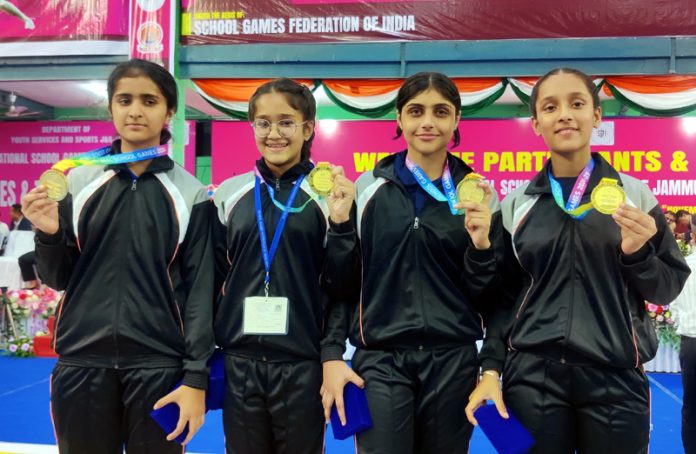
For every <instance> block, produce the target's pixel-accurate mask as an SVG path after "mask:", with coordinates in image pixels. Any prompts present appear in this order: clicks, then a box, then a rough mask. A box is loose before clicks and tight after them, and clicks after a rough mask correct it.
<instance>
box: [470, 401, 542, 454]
mask: <svg viewBox="0 0 696 454" xmlns="http://www.w3.org/2000/svg"><path fill="white" fill-rule="evenodd" d="M508 415H510V418H509V419H504V418H503V417H502V416H500V414H499V413H498V409H496V408H495V405H484V406H482V407H479V409H478V410H476V411H475V412H474V417H475V418H476V420H477V421H478V423H479V427H480V428H481V430H483V433H484V434H486V437H488V440H490V442H491V444H492V445H493V447H494V448H495V449H496V450H497V451H498V453H500V454H524V453H526V452H528V451H529V449H530V448H531V447H532V446H534V438H532V436H531V434H530V433H529V432H528V431H527V429H525V427H524V426H523V425H522V423H520V421H519V420H518V419H517V418H515V416H514V415H513V414H512V413H510V412H509V410H508Z"/></svg>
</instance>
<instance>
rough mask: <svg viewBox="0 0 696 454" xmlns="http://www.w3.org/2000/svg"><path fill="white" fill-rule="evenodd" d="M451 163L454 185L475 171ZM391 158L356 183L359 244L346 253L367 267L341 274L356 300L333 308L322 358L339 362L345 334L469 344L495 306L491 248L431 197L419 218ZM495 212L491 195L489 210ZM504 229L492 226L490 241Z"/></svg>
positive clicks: (359, 339) (387, 345) (356, 339)
mask: <svg viewBox="0 0 696 454" xmlns="http://www.w3.org/2000/svg"><path fill="white" fill-rule="evenodd" d="M403 153H405V152H403ZM447 159H448V164H449V167H450V171H451V173H452V179H453V181H454V184H455V185H456V184H458V183H459V182H460V181H461V180H462V179H463V178H464V176H465V175H466V174H468V173H470V172H472V169H471V168H469V167H468V166H467V165H466V164H465V163H464V162H463V161H461V160H460V159H458V158H456V157H454V156H452V155H449V154H448V158H447ZM394 160H395V155H393V156H389V157H386V158H384V159H382V160H381V161H380V162H379V163H378V164H377V166H376V167H375V169H374V171H373V172H370V173H365V174H363V175H362V176H361V177H360V178H359V179H358V181H357V183H356V188H357V225H358V236H359V247H358V248H355V249H354V250H353V251H351V248H345V249H344V250H345V251H348V252H352V253H353V254H357V255H358V256H359V258H358V260H357V263H362V266H361V267H357V269H356V270H355V272H353V273H352V274H350V275H349V274H346V275H345V276H344V279H345V280H346V281H347V287H348V288H349V289H352V290H353V296H352V298H349V299H348V300H347V301H345V302H343V303H342V304H336V305H334V306H333V311H332V313H331V315H330V316H329V325H328V329H327V335H326V337H325V339H324V342H323V351H322V359H323V360H329V359H340V357H341V355H342V353H343V340H344V339H345V338H346V335H347V334H348V336H349V338H350V341H351V343H352V344H353V345H355V346H357V347H359V348H368V349H381V350H392V349H413V348H418V347H421V346H422V347H424V348H449V347H457V346H461V345H471V344H473V343H474V342H475V341H476V340H478V339H481V338H482V336H483V328H484V325H485V323H486V321H487V318H488V316H489V314H490V313H491V312H492V311H493V309H494V308H495V304H496V301H495V300H493V299H492V298H489V297H488V293H489V291H490V289H491V287H492V286H493V285H494V284H495V282H496V260H495V257H494V252H493V248H491V249H489V250H476V249H475V248H474V247H473V245H472V243H471V238H470V237H469V234H468V233H467V231H466V229H465V228H464V217H463V216H453V215H452V214H451V213H450V209H449V206H448V204H447V203H443V202H438V201H436V200H435V199H433V198H432V197H428V198H427V200H426V202H425V205H424V206H423V208H422V210H421V212H420V213H419V214H418V215H416V213H415V207H414V203H413V200H412V198H411V196H410V195H409V193H408V190H407V189H406V187H405V186H404V184H403V183H402V182H401V180H400V179H399V177H398V176H397V174H396V170H395V168H394ZM498 209H499V205H498V201H497V199H495V198H494V199H493V200H492V201H491V211H492V212H494V213H495V212H497V211H498ZM496 218H497V219H498V220H500V218H499V217H496ZM500 229H501V225H500V224H499V223H498V224H495V223H493V224H492V225H491V233H490V238H491V239H493V238H495V237H496V236H498V235H500ZM360 259H362V260H360ZM342 260H344V261H346V262H348V263H353V262H355V259H354V258H352V257H345V258H343V259H342ZM357 291H361V292H360V294H357V296H356V293H357ZM484 348H485V347H484Z"/></svg>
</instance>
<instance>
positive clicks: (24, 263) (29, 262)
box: [17, 251, 39, 290]
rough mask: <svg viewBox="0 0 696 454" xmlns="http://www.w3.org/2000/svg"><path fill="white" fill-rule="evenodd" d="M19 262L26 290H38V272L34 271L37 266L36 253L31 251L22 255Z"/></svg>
mask: <svg viewBox="0 0 696 454" xmlns="http://www.w3.org/2000/svg"><path fill="white" fill-rule="evenodd" d="M17 261H18V262H19V269H20V270H21V271H22V280H23V281H24V288H26V289H29V290H33V289H35V288H38V286H39V281H38V279H37V278H36V270H35V269H34V265H35V264H36V252H34V251H30V252H27V253H26V254H24V255H20V256H19V258H18V259H17Z"/></svg>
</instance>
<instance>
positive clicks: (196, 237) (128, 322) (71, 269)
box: [36, 141, 214, 389]
mask: <svg viewBox="0 0 696 454" xmlns="http://www.w3.org/2000/svg"><path fill="white" fill-rule="evenodd" d="M118 152H120V142H119V141H116V142H114V144H113V145H112V151H111V153H118ZM68 179H69V191H70V193H69V194H68V197H67V198H66V199H64V200H63V201H61V202H60V204H59V214H60V229H59V231H58V232H57V233H56V234H55V235H46V234H44V233H42V232H38V233H37V236H36V256H37V262H36V263H37V267H38V271H39V275H40V276H41V278H42V279H43V281H44V282H45V283H46V284H48V285H49V286H51V287H53V288H56V289H60V290H62V289H64V290H65V295H64V297H63V299H62V301H61V303H60V306H59V308H58V310H57V317H56V327H55V346H56V351H57V352H58V354H59V355H60V363H61V364H64V365H71V366H79V367H101V368H117V369H118V368H122V369H126V368H156V367H175V366H183V370H184V379H183V382H184V384H186V385H188V386H192V387H195V388H200V389H205V388H207V382H208V369H207V366H206V361H207V359H208V358H209V356H210V355H211V353H212V350H213V347H214V343H213V333H212V312H213V292H214V290H213V268H214V265H213V264H214V261H213V249H212V243H211V241H210V234H211V232H210V218H211V212H212V204H211V203H210V201H209V200H208V197H207V195H206V190H205V187H204V186H203V185H202V184H201V183H200V182H199V181H198V180H196V179H195V177H193V176H191V175H190V174H189V173H188V172H186V171H185V170H184V169H183V168H181V167H180V166H179V165H177V164H175V163H174V162H173V161H172V160H171V159H170V158H169V157H166V156H165V157H159V158H155V159H154V160H153V161H152V162H151V163H150V165H149V166H148V168H147V170H146V171H145V172H144V173H143V174H142V175H141V176H140V177H137V178H136V177H135V176H134V175H133V174H132V173H131V172H130V171H129V169H128V167H127V166H126V165H125V164H121V165H113V166H107V167H104V166H84V167H78V168H76V169H74V170H73V171H71V172H70V174H69V176H68Z"/></svg>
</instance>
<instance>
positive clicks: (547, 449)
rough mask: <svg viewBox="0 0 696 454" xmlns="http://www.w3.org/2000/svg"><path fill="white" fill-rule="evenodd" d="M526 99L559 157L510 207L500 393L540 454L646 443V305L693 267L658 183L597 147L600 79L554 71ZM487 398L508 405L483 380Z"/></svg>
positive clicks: (492, 357) (498, 348)
mask: <svg viewBox="0 0 696 454" xmlns="http://www.w3.org/2000/svg"><path fill="white" fill-rule="evenodd" d="M530 106H531V110H532V124H533V126H534V129H535V132H536V133H537V134H538V135H541V136H543V137H544V140H545V141H546V144H547V145H548V147H549V148H550V150H551V159H550V160H549V162H547V164H546V166H545V167H544V169H543V170H542V171H541V172H539V173H538V174H537V175H536V176H535V177H534V178H533V179H532V180H531V181H530V182H529V183H528V184H526V185H524V186H522V187H520V188H518V189H517V190H516V191H514V192H513V193H512V194H510V195H508V196H507V197H506V198H505V200H504V201H503V203H502V209H501V212H502V218H503V225H504V229H505V230H504V236H503V238H504V246H505V252H504V257H505V258H504V260H505V264H504V269H503V276H502V278H503V283H504V290H505V297H504V301H505V305H506V306H507V307H508V311H507V312H505V311H501V312H500V313H499V314H498V316H497V317H496V318H495V323H493V324H492V325H491V326H489V330H490V333H489V336H490V337H491V338H497V339H498V340H497V342H493V341H491V342H489V345H494V348H492V349H491V350H489V351H488V352H487V353H486V354H484V355H483V356H484V358H483V368H484V369H491V370H497V371H499V370H500V369H501V367H502V366H503V362H504V361H505V366H504V370H503V393H502V398H504V403H505V404H507V406H508V408H509V409H510V410H511V411H512V412H513V413H514V414H515V415H516V416H517V417H518V418H519V419H520V420H521V422H522V424H523V425H524V426H526V428H527V429H528V430H529V431H530V432H531V434H532V436H533V437H534V438H535V440H536V444H535V446H534V448H533V449H532V452H534V453H573V452H576V451H577V452H580V453H597V452H613V453H626V454H629V453H630V454H634V453H642V452H647V449H648V438H649V437H648V434H649V429H650V395H649V384H648V380H647V377H646V375H645V373H644V372H643V368H642V364H643V363H645V362H647V361H649V360H650V359H651V358H652V357H653V356H654V355H655V352H656V349H657V341H656V338H655V332H654V330H653V329H652V327H651V325H650V322H649V317H648V316H647V313H646V311H645V301H646V300H648V301H652V302H655V303H658V304H667V303H669V302H670V301H672V300H673V299H674V298H675V297H676V296H677V295H678V294H679V292H680V290H681V288H682V286H683V285H684V282H685V280H686V277H687V276H688V275H689V269H688V267H687V266H686V263H685V262H684V259H683V258H682V257H681V254H680V253H679V250H678V248H677V245H676V243H675V241H674V238H673V237H672V235H671V233H670V230H669V228H668V227H667V224H666V222H665V218H664V216H663V214H662V210H661V209H660V206H659V204H658V203H657V200H655V197H654V196H653V194H652V193H651V192H650V190H649V189H648V187H647V186H646V185H645V184H644V183H642V182H640V181H639V180H637V179H636V178H633V177H630V176H628V175H624V174H620V173H618V172H617V171H616V170H614V168H612V167H611V165H609V163H607V162H606V161H605V160H604V159H603V158H602V157H601V156H600V155H599V154H592V153H591V152H590V137H591V135H592V128H593V127H597V126H598V125H599V123H600V121H601V109H600V107H599V99H598V97H597V93H596V88H595V86H594V83H593V82H592V79H590V78H589V77H588V76H586V75H585V74H583V73H581V72H579V71H577V70H573V69H558V70H554V71H552V72H550V73H548V74H547V75H545V76H544V77H542V78H541V79H540V80H539V81H538V82H537V84H536V85H535V87H534V90H533V92H532V96H531V100H530ZM598 187H599V189H597V192H596V193H595V195H594V198H593V196H591V194H592V193H593V190H595V189H596V188H598ZM612 187H613V188H615V189H611V188H612ZM602 188H604V189H602ZM617 188H621V190H617ZM607 189H609V190H610V191H612V192H611V193H614V194H620V192H621V191H623V192H624V193H625V201H624V203H622V204H621V206H620V208H619V209H618V210H617V211H615V212H614V213H613V214H603V213H602V211H604V212H610V211H611V210H609V209H606V208H602V205H597V202H598V200H599V199H598V194H601V191H602V190H605V191H606V190H607ZM605 194H607V192H605ZM618 200H619V201H620V200H621V199H620V197H619V198H618ZM592 202H594V203H592ZM598 208H599V209H598ZM506 350H508V353H507V359H506ZM486 398H491V399H493V400H494V401H495V402H496V403H497V405H498V406H499V408H503V407H504V405H503V399H502V398H501V395H500V387H499V384H498V382H497V380H495V381H494V380H492V379H491V378H489V377H487V376H484V379H483V380H482V382H481V383H480V385H479V387H478V389H477V390H476V392H475V393H474V394H473V395H472V397H471V403H470V406H469V407H468V410H469V411H471V410H473V408H474V407H476V406H477V405H479V404H480V402H481V401H482V400H483V399H486ZM470 417H471V414H470Z"/></svg>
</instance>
